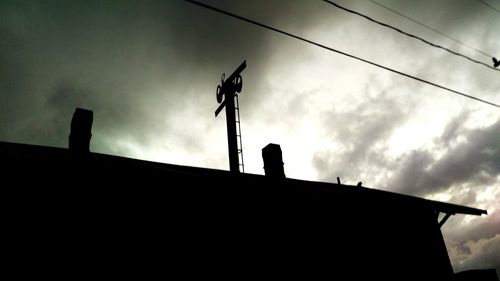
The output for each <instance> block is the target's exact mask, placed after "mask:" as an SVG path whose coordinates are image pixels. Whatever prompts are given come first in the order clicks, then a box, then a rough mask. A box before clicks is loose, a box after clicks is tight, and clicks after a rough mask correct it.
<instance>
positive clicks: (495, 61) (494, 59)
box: [492, 57, 500, 67]
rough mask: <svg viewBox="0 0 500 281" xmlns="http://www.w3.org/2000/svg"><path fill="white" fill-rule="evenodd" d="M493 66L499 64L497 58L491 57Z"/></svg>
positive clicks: (499, 61)
mask: <svg viewBox="0 0 500 281" xmlns="http://www.w3.org/2000/svg"><path fill="white" fill-rule="evenodd" d="M492 60H493V66H494V67H499V66H500V60H497V58H495V57H493V58H492Z"/></svg>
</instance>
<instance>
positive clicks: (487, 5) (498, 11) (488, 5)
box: [477, 0, 500, 14]
mask: <svg viewBox="0 0 500 281" xmlns="http://www.w3.org/2000/svg"><path fill="white" fill-rule="evenodd" d="M477 1H479V2H481V3H483V5H485V6H486V7H489V8H490V9H492V10H493V11H496V12H497V13H499V14H500V10H498V9H497V8H495V7H493V6H491V5H490V4H488V3H486V2H484V1H482V0H477Z"/></svg>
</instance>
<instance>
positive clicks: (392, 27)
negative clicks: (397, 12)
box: [323, 0, 500, 71]
mask: <svg viewBox="0 0 500 281" xmlns="http://www.w3.org/2000/svg"><path fill="white" fill-rule="evenodd" d="M323 1H324V2H327V3H329V4H331V5H333V6H334V7H337V8H339V9H342V10H344V11H346V12H349V13H352V14H355V15H358V16H360V17H363V18H365V19H367V20H369V21H372V22H374V23H376V24H379V25H382V26H385V27H387V28H390V29H392V30H395V31H397V32H399V33H401V34H404V35H406V36H408V37H411V38H414V39H417V40H420V41H422V42H424V43H426V44H428V45H431V46H432V47H435V48H439V49H442V50H445V51H447V52H449V53H451V54H453V55H455V56H459V57H462V58H464V59H468V60H469V61H471V62H474V63H477V64H480V65H482V66H485V67H487V68H489V69H493V70H496V71H500V69H496V68H494V67H492V66H490V65H488V64H486V63H484V62H480V61H477V60H475V59H473V58H470V57H468V56H466V55H462V54H460V53H457V52H455V51H452V50H450V49H448V48H446V47H443V46H441V45H437V44H434V43H432V42H429V41H427V40H425V39H423V38H421V37H418V36H416V35H413V34H410V33H408V32H405V31H402V30H401V29H399V28H396V27H394V26H392V25H389V24H386V23H383V22H380V21H377V20H375V19H372V18H371V17H369V16H366V15H363V14H361V13H358V12H356V11H353V10H350V9H347V8H345V7H342V6H340V5H338V4H336V3H334V2H331V1H329V0H323Z"/></svg>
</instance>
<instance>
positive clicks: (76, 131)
mask: <svg viewBox="0 0 500 281" xmlns="http://www.w3.org/2000/svg"><path fill="white" fill-rule="evenodd" d="M93 120H94V113H93V112H92V111H90V110H86V109H83V108H77V109H76V110H75V113H74V114H73V118H72V119H71V132H70V134H69V149H70V150H71V151H75V152H78V153H86V152H89V151H90V139H91V138H92V132H91V129H92V121H93Z"/></svg>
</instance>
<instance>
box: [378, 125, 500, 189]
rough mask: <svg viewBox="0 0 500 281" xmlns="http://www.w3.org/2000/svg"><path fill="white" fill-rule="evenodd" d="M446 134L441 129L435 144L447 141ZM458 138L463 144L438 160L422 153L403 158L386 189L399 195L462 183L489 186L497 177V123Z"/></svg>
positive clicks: (499, 133)
mask: <svg viewBox="0 0 500 281" xmlns="http://www.w3.org/2000/svg"><path fill="white" fill-rule="evenodd" d="M461 118H463V117H462V116H459V117H458V119H461ZM455 122H457V120H452V121H451V122H450V124H449V125H448V126H447V128H450V127H453V126H455V125H454V123H455ZM463 130H466V129H463ZM447 133H449V131H447V130H445V134H444V135H443V137H442V138H441V139H439V140H437V142H443V141H444V142H449V141H450V136H449V135H448V134H447ZM461 137H462V138H464V139H465V141H462V142H459V143H458V144H456V145H455V146H451V147H450V148H449V149H448V150H447V151H446V153H445V154H444V155H443V156H442V157H441V158H439V159H436V158H434V156H432V154H431V153H430V152H427V151H426V150H417V151H413V152H411V153H410V154H407V155H406V156H403V157H402V158H401V160H400V161H399V163H398V166H399V168H398V169H397V171H395V175H394V176H393V178H392V180H391V181H390V182H389V183H388V187H389V188H390V189H391V190H395V191H398V192H401V193H406V194H415V195H425V194H430V193H435V192H439V191H442V190H446V189H448V188H449V187H450V186H452V185H456V184H461V183H466V182H467V183H478V184H482V185H487V184H493V183H494V182H495V181H496V177H497V176H498V175H499V174H500V142H499V141H498V140H499V139H500V120H498V121H497V122H496V123H494V124H492V125H490V126H489V127H486V128H478V129H470V130H466V131H465V132H464V134H463V135H461Z"/></svg>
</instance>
